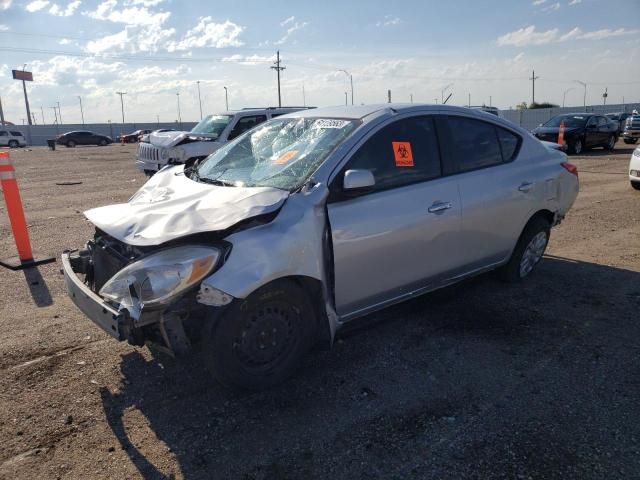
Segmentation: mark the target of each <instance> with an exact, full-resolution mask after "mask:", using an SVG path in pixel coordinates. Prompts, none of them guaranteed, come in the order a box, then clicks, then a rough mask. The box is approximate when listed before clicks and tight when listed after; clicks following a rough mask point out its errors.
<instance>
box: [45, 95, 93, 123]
mask: <svg viewBox="0 0 640 480" xmlns="http://www.w3.org/2000/svg"><path fill="white" fill-rule="evenodd" d="M78 100H80V116H81V117H82V126H83V127H84V111H83V110H82V97H81V96H80V95H78ZM43 123H44V122H43Z"/></svg>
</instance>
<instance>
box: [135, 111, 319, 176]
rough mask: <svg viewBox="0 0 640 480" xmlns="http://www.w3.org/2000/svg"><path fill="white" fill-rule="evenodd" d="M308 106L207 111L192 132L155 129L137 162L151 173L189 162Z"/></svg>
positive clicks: (188, 163)
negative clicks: (262, 125) (213, 113)
mask: <svg viewBox="0 0 640 480" xmlns="http://www.w3.org/2000/svg"><path fill="white" fill-rule="evenodd" d="M307 108H313V107H267V108H244V109H242V110H238V111H231V112H224V113H218V114H216V115H208V116H206V117H205V118H204V119H202V120H201V121H200V123H198V124H197V125H196V126H195V127H193V129H192V130H191V131H190V132H162V133H156V132H152V133H151V134H150V135H149V139H148V141H143V142H141V143H140V144H139V145H138V152H137V153H136V166H137V167H138V170H140V171H141V172H142V173H145V174H146V175H149V176H151V175H153V174H154V173H156V172H157V171H158V170H160V169H161V168H163V167H165V166H166V165H181V164H186V165H187V166H189V165H191V164H192V163H194V162H196V161H198V160H202V159H204V158H206V157H208V156H209V155H211V154H212V153H213V152H215V151H216V150H218V149H219V148H220V147H221V146H222V145H224V144H225V143H227V142H228V141H230V140H233V139H234V138H236V137H238V136H240V135H241V134H243V133H244V132H246V131H247V130H251V129H252V128H253V127H255V126H256V125H259V124H261V123H263V122H266V121H267V120H270V119H272V118H275V117H279V116H280V115H285V114H287V113H293V112H297V111H299V110H304V109H307Z"/></svg>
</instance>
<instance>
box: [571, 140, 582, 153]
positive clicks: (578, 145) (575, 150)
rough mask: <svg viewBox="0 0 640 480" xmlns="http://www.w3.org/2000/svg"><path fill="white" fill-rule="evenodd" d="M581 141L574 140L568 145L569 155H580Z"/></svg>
mask: <svg viewBox="0 0 640 480" xmlns="http://www.w3.org/2000/svg"><path fill="white" fill-rule="evenodd" d="M582 148H583V145H582V140H581V139H580V138H576V139H575V140H574V141H573V143H571V144H570V145H569V150H570V151H571V153H575V154H576V155H580V154H581V153H582Z"/></svg>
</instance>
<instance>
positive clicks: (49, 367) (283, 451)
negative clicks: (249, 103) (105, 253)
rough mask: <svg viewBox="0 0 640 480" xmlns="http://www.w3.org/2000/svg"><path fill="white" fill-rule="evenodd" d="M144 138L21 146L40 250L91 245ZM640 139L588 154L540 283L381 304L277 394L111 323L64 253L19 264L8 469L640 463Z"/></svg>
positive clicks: (5, 246) (42, 474) (237, 473)
mask: <svg viewBox="0 0 640 480" xmlns="http://www.w3.org/2000/svg"><path fill="white" fill-rule="evenodd" d="M134 148H135V147H134V146H129V145H127V146H120V145H113V146H109V147H105V148H99V147H84V148H82V147H79V148H76V149H73V150H72V149H64V148H63V149H61V150H56V151H55V152H50V151H47V150H45V149H43V148H34V149H32V150H20V151H12V152H11V154H12V158H13V159H14V160H15V164H16V169H17V175H18V178H19V182H20V187H21V192H22V196H23V202H24V206H25V210H26V215H27V220H28V223H29V225H30V234H31V237H32V243H33V246H34V250H35V251H36V252H38V253H49V254H53V253H55V254H57V255H59V253H60V252H61V251H62V250H64V249H66V248H75V247H78V246H81V245H82V244H83V243H84V242H85V241H86V239H88V238H90V236H91V235H92V230H93V229H92V227H91V225H90V224H89V223H88V222H87V221H86V220H85V219H84V217H83V216H82V214H81V212H82V211H83V210H85V209H87V208H91V207H95V206H100V205H104V204H108V203H112V202H121V201H125V200H126V199H127V198H128V197H129V196H130V195H131V194H132V193H133V192H134V191H135V190H136V189H137V188H138V187H140V186H141V185H142V184H143V182H144V180H145V179H144V177H143V176H142V175H140V174H139V173H137V172H136V171H135V169H134V166H133V160H132V158H133V152H134ZM631 151H632V149H630V148H629V147H628V146H626V145H624V144H622V143H620V144H619V145H618V149H617V151H616V152H614V154H612V153H609V152H603V151H600V150H597V151H593V152H588V153H586V154H585V155H584V156H581V157H572V161H573V162H574V163H576V164H577V165H578V167H579V169H580V172H581V173H580V180H581V192H580V195H579V197H578V200H577V202H576V204H575V205H574V207H573V209H572V210H571V211H570V212H569V215H568V217H567V218H566V220H565V221H564V223H563V224H562V225H560V226H559V227H557V228H555V229H554V230H553V232H552V240H551V243H550V246H549V249H548V252H547V253H548V255H547V256H546V258H545V259H544V260H543V262H542V263H541V264H540V265H539V267H538V269H537V271H536V273H535V275H533V276H532V278H530V279H529V280H528V281H527V282H525V283H524V284H522V285H505V284H503V283H500V282H499V281H497V280H496V279H495V278H494V276H493V275H491V274H489V275H484V276H482V277H479V278H476V279H474V280H472V281H468V282H466V283H464V284H463V285H458V286H456V287H452V288H448V289H446V290H443V291H439V292H436V293H434V294H430V295H427V296H424V297H422V298H419V299H416V300H413V301H411V302H408V303H405V304H402V305H399V306H396V307H393V308H389V309H387V310H384V311H382V312H380V313H377V314H375V315H371V316H369V317H368V318H366V319H363V320H360V321H359V322H358V325H357V326H355V327H354V328H352V329H351V330H350V331H349V332H348V333H345V334H343V335H342V336H341V337H340V339H339V340H338V341H337V343H336V345H335V346H334V348H333V350H331V351H328V352H327V351H317V352H314V353H313V354H312V355H311V356H310V357H309V358H308V359H307V360H306V362H305V365H304V366H303V368H302V369H301V371H300V372H299V373H298V374H297V375H296V376H295V377H294V378H293V379H292V380H290V381H288V382H287V383H286V384H284V385H282V386H281V387H279V388H276V389H273V390H270V391H267V392H262V393H258V394H239V393H234V392H230V391H228V390H225V389H223V388H221V387H219V386H218V385H216V384H215V383H212V382H211V381H210V379H209V377H208V376H207V375H206V374H205V373H203V371H202V370H201V368H200V366H199V365H198V361H197V359H196V358H191V359H188V360H186V361H184V362H180V363H177V362H173V361H168V360H167V359H164V358H163V359H154V358H153V357H152V356H151V355H150V353H149V351H148V350H146V349H144V348H134V347H131V346H129V345H126V344H123V343H117V342H116V341H114V340H111V339H110V338H109V337H107V336H106V334H103V333H102V332H101V331H100V330H99V329H98V328H97V327H94V326H93V324H92V323H90V322H89V321H88V320H87V319H86V318H84V317H83V315H82V314H81V313H80V312H79V311H78V310H77V309H76V308H75V307H74V306H73V304H72V303H71V302H70V301H69V300H68V299H67V297H66V296H65V293H64V290H63V280H62V276H61V275H60V273H59V269H60V264H59V262H58V263H57V264H50V265H45V266H41V267H40V268H38V269H37V270H35V269H34V270H31V271H28V272H11V271H8V270H2V271H0V292H1V295H0V328H1V329H2V331H3V335H1V336H0V444H1V445H2V448H1V449H0V478H6V479H33V478H47V479H48V478H145V479H155V478H185V479H199V478H202V479H213V478H216V479H217V478H221V479H235V478H238V479H298V478H301V479H316V478H317V479H322V478H340V479H342V478H348V479H360V478H362V479H374V478H385V479H408V478H421V479H422V478H438V479H443V478H451V479H464V478H478V479H488V478H509V479H555V478H557V479H568V478H579V479H602V478H616V479H618V478H640V420H639V414H640V407H639V403H638V397H639V394H640V348H638V345H639V339H640V322H638V319H639V316H638V311H639V309H640V192H637V191H634V190H632V189H631V187H630V186H629V182H628V179H627V176H626V169H627V165H628V161H629V157H630V154H631ZM64 182H82V183H81V184H76V185H58V184H59V183H64ZM14 252H15V249H14V246H13V240H12V237H11V235H10V231H9V227H8V222H7V218H6V210H5V208H4V203H3V202H0V256H3V257H8V256H12V255H14Z"/></svg>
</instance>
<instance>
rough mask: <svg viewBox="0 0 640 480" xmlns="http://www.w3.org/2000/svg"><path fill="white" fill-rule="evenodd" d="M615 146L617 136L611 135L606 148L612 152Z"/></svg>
mask: <svg viewBox="0 0 640 480" xmlns="http://www.w3.org/2000/svg"><path fill="white" fill-rule="evenodd" d="M615 147H616V136H615V135H609V140H608V141H607V145H606V146H605V148H606V149H607V150H609V151H610V152H612V151H613V149H614V148H615Z"/></svg>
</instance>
